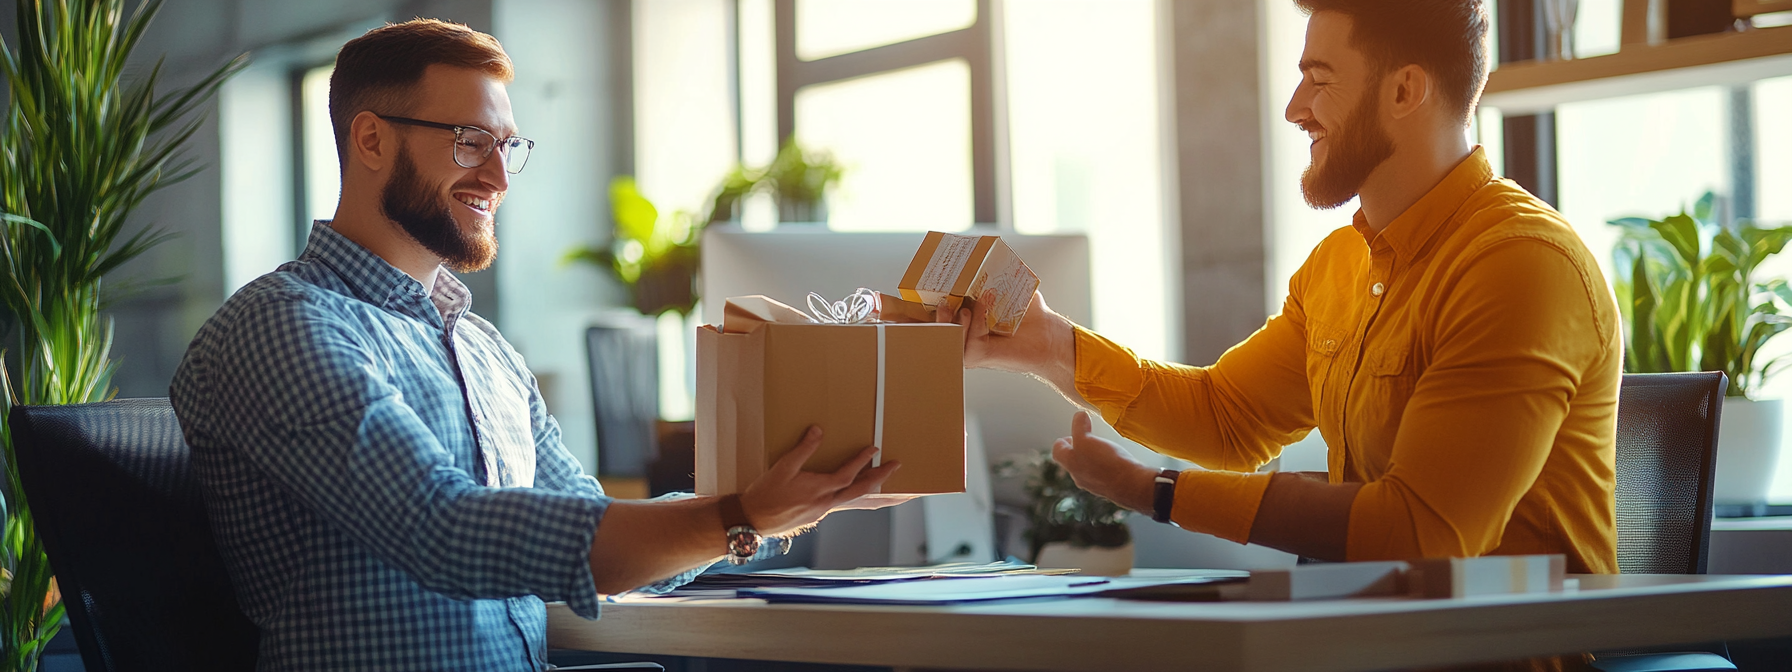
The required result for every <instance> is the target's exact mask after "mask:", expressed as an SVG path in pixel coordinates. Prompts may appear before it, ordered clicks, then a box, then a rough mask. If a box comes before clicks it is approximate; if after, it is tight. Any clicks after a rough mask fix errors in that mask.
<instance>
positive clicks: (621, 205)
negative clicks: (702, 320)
mask: <svg viewBox="0 0 1792 672" xmlns="http://www.w3.org/2000/svg"><path fill="white" fill-rule="evenodd" d="M610 210H611V215H612V216H613V217H614V218H615V220H616V225H615V230H614V235H613V237H612V239H611V242H610V246H609V247H608V248H607V249H605V248H593V247H579V248H575V249H573V250H572V251H570V252H568V253H567V254H566V257H565V259H566V260H567V261H586V262H590V263H594V264H597V265H599V266H603V267H605V268H608V269H610V272H611V273H612V274H614V275H615V276H616V279H617V280H620V281H622V284H623V285H626V286H627V287H628V288H629V292H630V293H631V294H632V295H633V299H634V303H635V309H636V310H639V311H641V314H643V315H656V316H657V315H659V314H661V313H664V312H667V311H671V312H675V313H677V314H679V315H688V314H690V312H691V309H692V308H694V307H696V305H697V289H696V279H697V262H698V254H697V243H698V242H699V240H700V239H701V238H702V235H703V230H702V226H701V224H700V223H699V222H698V221H697V220H696V218H695V217H692V216H691V215H690V213H687V212H682V211H680V212H674V213H672V214H671V215H670V216H661V214H660V211H659V208H656V207H654V206H653V203H652V202H651V201H648V200H647V198H646V197H645V196H642V195H641V191H640V190H639V189H638V188H636V186H635V178H632V177H629V176H626V175H624V176H620V177H617V178H616V179H613V180H611V181H610Z"/></svg>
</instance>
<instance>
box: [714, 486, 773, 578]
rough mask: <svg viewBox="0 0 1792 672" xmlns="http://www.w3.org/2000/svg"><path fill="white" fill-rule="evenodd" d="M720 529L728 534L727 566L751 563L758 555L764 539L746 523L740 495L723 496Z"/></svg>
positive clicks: (745, 513)
mask: <svg viewBox="0 0 1792 672" xmlns="http://www.w3.org/2000/svg"><path fill="white" fill-rule="evenodd" d="M721 506H722V529H723V530H727V534H728V564H730V565H744V564H747V563H749V562H752V561H753V556H755V555H758V554H759V544H761V543H763V542H764V541H765V537H763V536H761V535H760V534H759V530H758V529H756V528H754V527H753V524H752V523H750V522H747V512H746V510H745V509H742V508H741V506H740V495H723V496H722V501H721Z"/></svg>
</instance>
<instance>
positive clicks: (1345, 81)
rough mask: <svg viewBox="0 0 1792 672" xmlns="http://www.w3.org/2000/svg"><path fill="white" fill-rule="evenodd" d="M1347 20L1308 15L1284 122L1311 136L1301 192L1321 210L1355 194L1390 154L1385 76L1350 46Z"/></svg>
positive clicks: (1328, 14) (1332, 14)
mask: <svg viewBox="0 0 1792 672" xmlns="http://www.w3.org/2000/svg"><path fill="white" fill-rule="evenodd" d="M1351 22H1352V19H1351V18H1350V17H1349V16H1346V15H1343V14H1339V13H1337V12H1315V13H1314V14H1313V17H1312V19H1311V20H1310V21H1309V22H1308V23H1307V44H1306V50H1305V51H1304V52H1303V53H1302V54H1301V61H1300V68H1301V73H1302V76H1301V82H1300V86H1299V87H1298V88H1296V89H1295V91H1294V97H1293V99H1291V100H1289V101H1288V110H1287V119H1288V121H1289V122H1290V123H1294V124H1296V125H1299V126H1300V127H1301V129H1302V130H1304V131H1306V132H1307V137H1309V138H1311V139H1312V145H1311V149H1310V152H1311V163H1310V164H1309V165H1308V166H1307V170H1306V172H1305V173H1303V174H1302V175H1301V180H1300V186H1301V195H1302V196H1303V197H1305V198H1306V201H1307V204H1308V205H1311V206H1313V207H1315V208H1320V209H1326V208H1335V207H1338V206H1340V205H1343V204H1345V203H1348V202H1349V201H1350V199H1352V198H1355V197H1356V195H1357V193H1358V192H1360V191H1362V188H1363V184H1364V183H1365V182H1367V181H1368V179H1369V176H1370V175H1371V174H1373V173H1374V172H1375V169H1376V168H1378V167H1380V166H1381V164H1382V163H1384V162H1386V161H1387V160H1388V157H1390V156H1393V154H1394V142H1393V139H1392V138H1391V137H1389V135H1388V132H1387V130H1386V129H1385V128H1384V127H1383V126H1382V123H1383V120H1382V118H1381V116H1382V115H1381V88H1382V83H1383V81H1384V80H1385V77H1384V76H1383V75H1382V74H1380V73H1376V72H1375V71H1374V68H1372V67H1371V66H1370V63H1369V59H1368V58H1367V57H1366V56H1364V55H1363V53H1362V52H1361V51H1358V50H1357V49H1356V48H1355V47H1353V46H1351V45H1350V30H1351Z"/></svg>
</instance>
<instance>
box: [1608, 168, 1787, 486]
mask: <svg viewBox="0 0 1792 672" xmlns="http://www.w3.org/2000/svg"><path fill="white" fill-rule="evenodd" d="M1716 200H1717V197H1716V196H1715V195H1714V194H1711V193H1706V194H1705V195H1704V196H1703V197H1702V198H1700V199H1699V200H1698V202H1697V203H1695V204H1694V205H1693V208H1692V211H1691V212H1684V211H1682V212H1681V213H1679V214H1676V215H1672V216H1669V217H1666V218H1663V219H1659V220H1651V219H1643V218H1637V217H1631V218H1626V219H1619V220H1614V221H1613V222H1611V223H1612V224H1614V225H1617V226H1620V227H1623V229H1624V231H1623V235H1622V237H1621V238H1620V239H1619V241H1618V245H1617V250H1616V252H1615V255H1614V256H1615V261H1616V265H1617V268H1616V272H1617V275H1618V279H1617V282H1615V283H1614V284H1615V285H1616V287H1615V290H1616V292H1617V295H1618V308H1619V310H1620V311H1621V312H1622V314H1623V317H1624V324H1625V327H1626V331H1625V343H1624V344H1625V353H1624V358H1625V361H1624V369H1625V370H1626V371H1629V372H1632V373H1667V372H1676V371H1723V372H1724V373H1725V374H1727V375H1728V376H1729V378H1730V388H1729V390H1727V392H1726V394H1727V395H1728V399H1726V400H1725V403H1724V409H1723V414H1722V415H1721V416H1720V420H1719V422H1720V426H1719V428H1718V442H1719V446H1718V452H1717V456H1718V457H1717V469H1716V473H1715V478H1714V480H1715V483H1714V485H1713V488H1712V489H1713V495H1714V497H1715V499H1716V500H1717V501H1718V503H1721V504H1731V505H1745V506H1755V505H1759V504H1761V503H1763V502H1764V501H1765V499H1766V496H1767V492H1768V490H1769V489H1770V488H1771V487H1772V483H1773V475H1774V474H1775V472H1776V470H1775V462H1776V461H1777V460H1778V459H1779V452H1780V450H1779V447H1780V443H1781V440H1782V434H1783V429H1782V426H1783V423H1782V407H1783V403H1782V402H1781V401H1780V400H1778V399H1766V400H1756V399H1754V398H1753V397H1754V396H1755V393H1756V392H1758V390H1759V388H1760V385H1761V384H1762V382H1763V381H1764V380H1765V379H1766V378H1767V377H1768V376H1769V375H1771V374H1773V373H1774V372H1776V371H1777V370H1778V368H1779V367H1778V364H1779V358H1774V359H1771V360H1763V358H1762V357H1761V348H1762V346H1764V345H1766V344H1767V342H1768V341H1770V340H1772V339H1773V338H1774V337H1775V336H1777V335H1779V334H1780V333H1781V332H1784V331H1785V330H1786V329H1787V328H1788V327H1789V326H1792V316H1789V315H1788V313H1792V287H1788V286H1787V284H1786V280H1785V279H1783V278H1773V279H1770V280H1766V281H1761V280H1760V279H1758V278H1756V277H1755V271H1756V269H1758V268H1759V267H1760V265H1761V263H1762V262H1764V261H1766V260H1767V258H1768V257H1771V256H1773V255H1775V254H1779V253H1780V251H1781V250H1783V249H1785V247H1786V243H1787V241H1788V240H1792V226H1781V227H1761V226H1758V225H1756V224H1755V223H1754V222H1750V221H1747V220H1740V221H1737V222H1735V223H1734V224H1732V225H1729V226H1725V225H1722V224H1719V223H1718V222H1717V220H1716V217H1715V216H1714V211H1715V207H1714V206H1715V202H1716Z"/></svg>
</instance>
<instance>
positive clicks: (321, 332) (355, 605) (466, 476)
mask: <svg viewBox="0 0 1792 672" xmlns="http://www.w3.org/2000/svg"><path fill="white" fill-rule="evenodd" d="M470 299H471V297H470V295H469V294H468V292H467V288H466V286H465V285H462V284H461V283H460V282H459V281H458V280H456V279H455V278H454V276H453V275H451V274H449V273H447V272H446V271H444V272H442V273H441V274H440V275H439V276H438V279H437V280H436V283H435V287H434V288H433V291H431V292H429V293H425V292H424V291H423V286H422V285H421V284H420V283H418V282H417V281H416V280H414V279H412V278H411V277H410V276H408V275H405V274H404V273H403V272H402V271H399V270H398V269H397V268H394V267H393V266H391V265H390V264H387V263H386V262H385V261H383V260H382V259H380V258H379V257H377V256H375V255H374V254H372V253H370V252H368V251H367V250H366V249H363V248H362V247H360V246H359V245H356V244H355V243H353V242H351V241H349V240H348V239H346V238H343V237H342V236H341V235H340V234H338V233H336V232H335V231H333V230H332V229H330V228H329V226H328V225H327V224H326V223H323V222H320V223H318V224H317V225H315V226H314V227H313V228H312V232H311V239H310V243H309V244H308V245H307V246H306V249H305V253H304V254H303V255H302V256H301V257H300V258H299V259H298V260H297V261H294V262H292V263H289V264H286V265H284V266H281V267H280V268H279V269H278V270H276V271H275V272H273V273H270V274H268V275H265V276H262V277H261V278H259V279H257V280H255V281H254V282H252V283H250V284H249V285H248V286H246V287H244V288H243V289H242V290H241V291H239V292H237V293H236V295H235V296H232V297H231V298H230V300H229V301H227V302H226V303H225V304H224V307H223V308H221V309H220V310H219V311H218V313H217V314H216V315H215V316H213V317H212V319H211V320H209V321H207V322H206V324H205V326H204V327H203V328H202V329H200V331H199V335H198V336H197V337H196V338H195V339H194V340H193V344H192V346H191V347H190V348H189V349H188V350H187V356H186V359H185V360H184V361H183V362H182V363H181V366H180V369H179V371H178V372H177V373H176V374H175V379H174V384H173V387H172V389H171V390H170V397H171V399H172V402H173V404H174V410H175V413H176V414H177V415H178V416H179V417H180V422H181V428H182V430H183V431H184V432H185V434H186V438H187V442H188V443H190V444H192V447H193V454H194V465H195V468H196V469H197V471H198V474H199V477H200V479H201V481H202V483H203V484H204V488H205V498H206V505H207V509H208V511H209V514H210V517H211V522H212V526H213V528H214V530H215V531H216V534H217V539H218V543H219V546H220V548H221V550H222V552H223V555H224V559H225V562H226V564H227V565H228V566H229V568H230V572H231V580H232V582H233V583H234V584H235V586H236V589H237V597H238V600H240V602H241V603H242V606H243V609H244V611H245V612H246V613H247V614H248V616H249V618H251V619H252V620H254V621H255V623H256V624H257V625H258V626H260V629H261V657H260V669H262V670H360V669H379V670H538V669H542V668H543V667H544V666H545V662H544V660H543V654H544V649H545V639H546V610H545V608H544V607H543V603H542V600H544V599H545V600H565V601H566V602H567V603H568V604H569V605H570V606H571V607H572V610H573V611H574V612H575V613H577V614H579V615H581V616H584V617H586V618H596V617H597V615H598V595H597V591H596V590H595V588H594V587H593V583H592V579H591V569H590V565H589V555H590V550H591V540H592V535H593V534H594V533H595V531H596V529H597V524H598V522H599V521H600V520H602V518H603V515H604V510H605V508H606V507H607V506H608V505H609V503H610V498H609V497H606V496H605V495H604V493H603V490H602V488H600V487H599V486H598V484H597V481H596V480H595V479H593V478H591V477H589V476H586V475H584V474H583V473H582V471H581V469H580V467H579V464H578V462H576V461H575V460H574V459H573V457H572V456H571V455H570V454H568V453H567V451H566V448H565V446H563V445H562V444H561V441H560V428H559V426H558V425H557V424H556V423H555V421H554V419H553V418H552V417H550V416H549V415H548V414H547V410H546V407H545V406H544V405H543V404H542V400H541V394H540V392H539V391H538V390H537V389H536V385H535V380H534V377H533V376H531V375H530V373H529V370H528V368H527V367H525V366H524V364H523V359H522V357H521V356H520V355H518V354H517V352H516V351H515V350H513V349H511V347H510V345H509V344H507V343H506V342H505V341H504V339H503V337H501V336H499V334H498V331H497V329H496V328H494V327H493V326H492V325H491V323H489V322H486V321H485V320H484V319H481V318H480V317H479V316H477V315H474V314H472V313H470V312H467V307H468V305H469V303H470Z"/></svg>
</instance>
